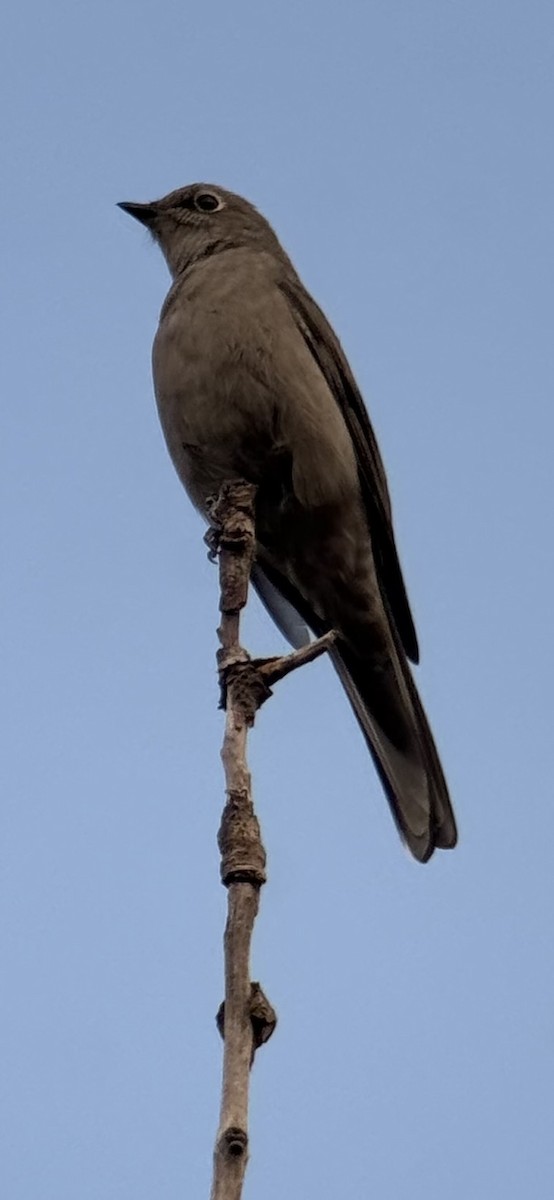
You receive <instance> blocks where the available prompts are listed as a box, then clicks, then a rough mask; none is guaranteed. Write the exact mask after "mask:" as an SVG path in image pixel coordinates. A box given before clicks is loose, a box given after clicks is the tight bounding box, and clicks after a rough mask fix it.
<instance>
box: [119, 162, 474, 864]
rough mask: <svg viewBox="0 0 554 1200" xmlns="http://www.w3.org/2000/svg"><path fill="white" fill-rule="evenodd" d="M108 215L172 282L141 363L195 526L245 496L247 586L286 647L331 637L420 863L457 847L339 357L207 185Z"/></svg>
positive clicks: (265, 239) (376, 456) (373, 471)
mask: <svg viewBox="0 0 554 1200" xmlns="http://www.w3.org/2000/svg"><path fill="white" fill-rule="evenodd" d="M119 207H120V208H121V209H122V210H123V211H124V212H125V213H127V214H128V215H129V216H131V217H133V218H135V219H136V220H137V221H139V222H140V223H141V224H142V225H143V226H145V227H146V229H147V230H148V231H149V232H150V234H151V235H152V237H153V239H154V241H155V242H156V243H157V244H158V246H159V247H160V249H161V251H162V253H163V255H164V258H165V260H166V263H167V266H168V268H169V272H170V275H171V279H172V283H171V287H170V290H169V292H168V295H167V297H166V299H165V301H164V303H163V306H162V309H161V314H160V321H159V325H158V329H157V332H156V335H155V339H154V345H153V351H152V372H153V380H154V392H155V397H156V402H157V406H158V412H159V416H160V421H161V425H162V430H163V433H164V436H165V440H166V443H167V447H168V450H169V454H170V456H171V458H172V460H173V463H174V466H175V468H176V470H177V473H178V475H179V478H180V479H181V481H182V483H183V484H184V487H185V489H186V491H187V493H188V495H189V497H190V499H191V500H192V503H193V504H194V506H195V507H196V508H197V509H198V510H199V511H200V513H202V514H203V515H204V517H207V516H208V508H209V503H210V500H211V498H213V496H214V495H216V494H217V493H218V491H219V490H220V488H221V486H222V484H223V483H225V482H230V481H232V480H235V479H243V480H246V481H247V482H250V483H252V484H254V485H255V486H256V488H257V493H256V509H255V519H256V559H255V564H254V567H253V572H252V582H253V584H254V587H255V589H256V591H257V592H258V594H259V596H260V599H261V600H262V602H263V604H264V605H265V607H266V608H267V609H268V611H269V613H270V614H271V616H272V617H273V619H274V621H275V623H276V625H277V627H278V628H279V630H280V631H281V632H282V634H283V635H284V636H285V637H286V638H287V639H288V640H289V642H290V643H291V645H292V646H294V647H299V646H301V645H303V644H304V643H305V642H306V641H309V640H310V637H311V636H312V635H313V636H316V637H319V636H322V635H323V634H324V633H326V632H327V631H330V630H331V629H333V630H335V632H336V640H335V642H334V644H333V645H332V647H331V650H330V656H331V659H332V661H333V665H334V667H335V668H336V671H337V673H338V676H339V679H340V681H341V683H342V685H343V687H344V690H345V692H346V695H347V697H348V699H349V701H350V704H351V706H352V709H353V711H354V714H355V716H356V718H357V720H358V723H359V725H360V727H361V730H362V733H363V735H364V738H365V740H366V743H367V746H368V748H369V751H370V753H371V756H372V758H373V761H374V764H375V767H376V769H377V773H378V776H379V777H380V780H381V783H382V786H383V789H384V792H385V794H386V796H387V799H388V801H389V805H390V808H391V811H392V815H393V817H394V820H395V822H396V826H397V828H398V831H399V833H400V836H401V838H402V840H403V841H404V843H405V844H406V846H407V847H408V849H409V851H410V852H411V854H412V855H413V856H414V858H415V859H417V860H418V861H419V862H422V863H424V862H427V861H428V860H429V859H430V858H431V855H432V854H433V852H434V850H435V849H450V848H452V847H454V846H455V844H456V841H457V831H456V822H455V817H454V813H453V809H452V805H451V802H450V798H449V793H448V788H447V784H446V781H445V777H444V773H443V770H442V766H441V762H440V759H439V755H438V752H437V749H436V746H435V742H434V739H433V735H432V733H431V729H430V726H429V723H428V720H427V717H426V715H425V712H424V709H423V706H422V703H421V700H420V698H419V695H418V692H417V688H416V685H415V682H414V679H413V675H412V671H411V668H410V665H409V664H410V662H411V663H413V664H416V663H417V662H418V661H419V649H418V641H417V635H416V631H415V626H414V621H413V617H412V613H411V609H410V604H409V601H408V596H407V592H406V587H405V584H404V579H403V574H402V570H401V566H400V561H399V557H398V552H397V548H396V542H395V536H394V530H393V523H392V509H391V501H390V495H389V489H388V485H387V480H386V476H385V471H384V467H383V463H382V459H381V455H380V452H379V448H378V445H377V441H376V438H375V434H374V432H373V428H372V425H371V423H370V419H369V416H368V413H367V410H366V408H365V405H364V402H363V399H362V396H361V394H360V391H359V388H358V386H357V383H356V381H355V378H354V375H353V373H352V370H351V368H350V366H349V364H348V361H347V358H346V355H345V353H344V351H343V349H342V346H341V344H340V342H339V339H338V338H337V336H336V334H335V332H334V330H333V329H332V327H331V325H330V324H329V322H328V320H327V318H326V317H325V315H324V313H323V312H322V310H321V309H320V308H319V306H318V305H317V303H316V302H315V300H314V299H312V296H311V295H310V294H309V292H308V291H307V290H306V288H305V287H304V285H303V283H302V282H301V280H300V278H299V276H298V274H297V272H296V270H295V268H294V266H293V264H292V262H291V260H290V258H289V256H288V254H287V253H286V251H285V250H284V248H283V247H282V245H281V243H280V241H279V240H278V238H277V235H276V234H275V232H274V230H273V228H272V227H271V225H270V224H269V222H268V221H267V220H266V219H265V217H264V216H263V215H262V214H261V213H260V212H259V211H258V210H257V209H256V208H255V206H254V205H253V204H251V203H250V202H249V201H248V200H246V199H244V198H243V197H242V196H239V195H237V194H235V193H234V192H231V191H228V190H227V189H225V188H223V187H220V186H218V185H215V184H206V183H196V184H190V185H187V186H185V187H182V188H178V189H177V190H176V191H172V192H170V193H169V194H168V195H166V196H164V197H163V198H162V199H160V200H155V201H152V202H148V203H135V202H131V201H122V202H121V203H120V204H119Z"/></svg>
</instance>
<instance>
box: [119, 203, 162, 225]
mask: <svg viewBox="0 0 554 1200" xmlns="http://www.w3.org/2000/svg"><path fill="white" fill-rule="evenodd" d="M117 207H118V208H122V209H123V212H126V213H129V216H130V217H134V218H135V221H140V223H141V225H151V224H152V221H153V220H154V218H155V216H156V213H157V209H156V205H155V204H134V203H133V202H132V201H131V200H121V201H120V202H119V204H118V206H117Z"/></svg>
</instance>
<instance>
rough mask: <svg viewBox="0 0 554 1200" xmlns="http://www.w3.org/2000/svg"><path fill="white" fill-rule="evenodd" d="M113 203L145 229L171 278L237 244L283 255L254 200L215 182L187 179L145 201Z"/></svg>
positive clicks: (237, 245)
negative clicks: (182, 184)
mask: <svg viewBox="0 0 554 1200" xmlns="http://www.w3.org/2000/svg"><path fill="white" fill-rule="evenodd" d="M119 208H122V209H123V211H124V212H126V213H129V216H131V217H134V218H135V220H137V221H140V223H141V224H142V225H145V226H146V228H147V229H148V230H149V231H150V233H151V234H152V237H153V238H154V240H155V241H156V242H158V244H159V246H160V249H161V250H162V252H163V254H164V256H165V259H166V262H167V265H168V267H169V270H170V272H171V274H172V276H173V277H174V278H175V276H176V275H179V274H180V273H181V272H182V271H184V270H186V268H187V267H189V266H191V265H192V263H194V262H197V261H198V260H200V259H202V258H206V257H208V256H209V255H211V254H217V253H219V252H220V251H221V250H227V249H234V248H236V247H239V246H247V247H252V248H259V249H262V250H267V251H269V252H270V253H272V254H277V255H279V256H280V257H285V255H284V251H283V250H282V248H281V246H280V244H279V242H278V240H277V238H276V236H275V234H274V232H273V230H272V228H271V226H270V225H269V223H268V222H267V221H266V219H265V217H262V215H261V213H259V212H258V211H257V209H256V208H254V205H253V204H250V203H249V201H248V200H244V199H243V198H242V196H237V195H236V194H235V193H234V192H228V191H226V190H225V188H222V187H218V186H217V185H216V184H211V183H193V184H190V185H189V186H188V187H183V188H178V189H177V191H175V192H170V193H169V195H168V196H164V197H163V198H162V199H161V200H153V201H151V202H150V203H149V204H136V203H134V202H132V201H128V200H124V201H121V203H120V204H119Z"/></svg>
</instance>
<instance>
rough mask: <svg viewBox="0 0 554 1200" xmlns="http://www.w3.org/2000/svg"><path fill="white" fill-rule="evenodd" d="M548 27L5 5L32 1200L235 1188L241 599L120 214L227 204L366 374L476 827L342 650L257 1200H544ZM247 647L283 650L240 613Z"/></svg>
mask: <svg viewBox="0 0 554 1200" xmlns="http://www.w3.org/2000/svg"><path fill="white" fill-rule="evenodd" d="M553 35H554V12H553V9H552V5H551V3H550V2H549V0H543V2H540V0H536V2H532V0H531V2H530V3H526V4H524V3H515V2H513V0H496V2H495V0H465V2H463V3H462V0H456V2H453V0H421V2H416V0H392V2H391V0H364V2H362V0H359V2H356V3H345V4H343V5H336V4H330V3H328V2H327V0H320V2H318V3H316V2H315V0H307V2H306V3H300V2H298V3H296V2H294V3H293V2H292V0H281V2H280V3H279V4H276V3H274V4H271V5H268V4H264V3H259V2H258V3H255V2H254V0H236V2H235V3H233V4H224V3H222V0H213V3H211V4H207V5H203V6H202V5H200V4H198V3H197V4H194V5H193V4H190V3H186V2H184V0H180V2H179V3H176V2H175V3H174V2H168V0H159V2H158V3H156V4H155V3H143V2H141V0H136V2H134V3H130V0H122V2H121V3H115V4H114V3H108V2H107V0H98V2H97V3H95V4H94V5H92V4H90V5H84V4H80V3H75V2H73V3H70V2H69V0H65V2H63V3H62V2H56V0H54V2H53V3H52V4H48V5H45V4H38V3H37V2H34V3H26V2H25V0H23V2H22V3H20V4H19V5H18V7H17V9H15V8H14V10H13V11H12V12H11V14H10V15H9V16H8V17H5V18H4V30H3V35H2V50H1V54H2V57H3V60H4V61H3V65H2V72H1V78H2V85H1V86H2V91H3V96H2V101H1V105H0V109H1V113H2V122H3V123H4V131H3V138H2V144H3V153H2V159H3V171H2V175H3V183H2V190H1V198H0V204H1V211H2V218H1V223H0V238H1V241H2V252H1V258H2V276H3V281H2V291H3V296H4V308H3V316H2V333H3V343H4V348H3V354H2V375H3V379H2V389H1V394H2V406H3V418H2V427H3V434H2V450H1V453H2V459H3V464H2V489H3V493H4V498H3V502H2V510H3V516H2V521H3V539H2V540H3V550H2V559H3V565H4V570H5V580H4V585H3V587H4V603H3V618H2V639H3V643H4V648H3V659H4V666H3V670H2V676H3V684H4V689H3V701H2V703H3V715H2V730H3V734H4V739H5V750H4V761H3V767H2V774H3V780H4V786H3V789H2V791H3V805H2V808H3V815H2V822H1V836H0V867H1V871H0V878H1V894H0V914H1V928H2V933H1V947H0V961H1V965H2V975H3V984H2V995H1V1001H0V1006H1V1011H0V1041H1V1043H2V1049H1V1062H2V1068H1V1085H0V1086H1V1089H2V1090H1V1103H2V1119H1V1125H2V1141H3V1149H2V1156H1V1157H2V1165H1V1166H0V1190H1V1194H2V1196H3V1197H5V1198H6V1200H75V1198H76V1197H79V1200H151V1198H152V1197H156V1200H178V1198H179V1200H180V1198H182V1197H202V1196H206V1197H207V1196H208V1193H209V1180H210V1176H211V1153H212V1145H213V1138H214V1134H215V1129H216V1125H217V1119H218V1107H219V1087H220V1064H221V1046H220V1042H219V1038H218V1035H217V1033H216V1031H215V1025H214V1014H215V1012H216V1010H217V1007H218V1005H219V1002H220V1000H221V996H222V951H221V935H222V929H223V923H224V914H225V901H226V897H225V893H224V890H223V889H222V888H221V886H220V884H219V880H218V856H217V849H216V841H215V836H216V830H217V827H218V823H219V817H220V811H221V806H222V794H223V784H222V774H221V769H220V764H219V757H218V756H219V747H220V742H221V734H222V717H221V714H219V713H218V712H217V709H216V703H217V688H216V682H215V674H214V652H215V648H216V639H215V626H216V621H217V613H216V607H217V582H216V572H215V570H214V568H213V567H211V566H210V565H209V564H208V562H207V560H206V551H205V547H204V546H203V543H202V537H203V532H204V531H203V527H202V524H201V522H200V520H199V519H198V517H197V516H196V515H195V514H194V512H193V511H192V510H191V508H190V507H189V505H188V502H187V500H186V497H185V495H184V493H183V492H182V490H181V488H180V485H179V483H178V481H177V478H176V476H175V475H174V472H173V469H172V467H171V464H170V462H169V459H168V457H167V454H166V451H165V447H164V444H163V441H162V436H161V432H160V430H159V427H158V422H157V416H156V412H155V406H154V401H153V397H152V386H151V378H150V346H151V341H152V337H153V334H154V331H155V327H156V322H157V317H158V312H159V309H160V306H161V303H162V300H163V297H164V295H165V292H166V289H167V285H168V276H167V272H166V268H165V266H164V263H163V260H162V258H161V255H160V254H159V252H158V251H157V250H156V248H155V247H154V246H153V245H152V244H151V242H150V241H149V239H148V236H147V235H146V233H145V232H144V231H143V230H142V229H140V228H139V226H137V225H135V224H133V222H131V221H130V220H129V218H128V217H126V216H124V214H123V213H122V212H120V211H119V210H118V209H117V208H116V207H115V203H116V201H117V200H123V199H131V200H147V199H152V198H154V197H158V196H160V195H163V194H164V193H165V192H167V191H169V190H170V189H172V188H174V187H177V186H180V185H183V184H185V183H190V182H192V181H194V180H198V179H204V180H208V181H211V182H218V183H221V184H223V185H225V186H227V187H230V188H232V189H235V190H237V191H239V192H242V193H244V194H245V195H246V196H248V197H249V198H250V199H251V200H253V201H254V202H255V203H256V204H257V205H259V207H260V208H261V210H262V211H263V212H264V213H265V214H266V215H267V216H268V217H269V218H270V220H271V221H272V223H273V224H274V225H275V227H276V229H277V231H278V232H279V234H280V236H281V238H282V240H283V242H284V244H285V246H286V247H287V249H288V250H289V252H290V254H291V255H292V257H293V259H294V261H295V263H296V265H297V267H298V269H299V271H300V272H301V274H302V276H303V278H304V281H305V283H306V285H307V286H308V287H309V288H310V289H311V290H312V291H313V292H314V294H315V295H316V297H317V298H318V300H319V302H320V303H321V304H322V306H323V307H324V308H325V310H326V311H327V313H328V315H329V316H330V318H331V320H332V321H333V323H334V324H335V326H336V328H337V331H338V333H339V335H340V337H341V339H342V341H343V344H344V346H345V348H346V350H347V353H348V355H349V358H350V361H351V363H352V366H353V368H354V370H355V373H356V375H357V377H358V379H359V382H360V384H361V386H362V390H363V392H364V395H365V397H366V400H367V404H368V407H369V410H370V412H371V415H372V419H373V421H374V424H375V427H376V431H377V434H378V437H379V440H380V443H381V448H382V451H383V455H384V458H385V462H386V466H387V470H388V474H389V480H390V484H391V491H392V495H393V502H394V509H395V517H396V526H397V534H398V540H399V543H400V549H401V556H402V561H403V565H404V568H405V572H406V576H407V580H408V587H409V591H410V596H411V599H412V603H413V607H414V610H415V614H416V619H417V624H418V629H419V634H420V642H421V646H422V665H421V667H420V668H419V670H418V672H417V679H418V683H419V686H420V687H421V691H422V694H423V696H424V699H425V703H426V705H427V708H428V710H429V713H430V716H431V721H432V724H433V727H434V730H435V733H436V737H437V741H438V743H439V746H440V749H441V754H442V757H443V760H444V763H445V767H446V771H447V775H448V778H449V781H450V785H451V790H452V794H453V798H454V801H455V804H456V809H457V813H458V819H459V825H460V846H459V849H457V850H456V852H455V853H451V854H438V855H436V856H435V858H434V860H433V861H432V863H430V864H429V865H428V866H427V867H421V866H418V865H417V864H416V863H413V862H412V861H411V860H410V859H409V858H408V856H407V854H406V853H405V851H404V850H403V849H402V847H401V845H400V843H399V840H398V837H397V835H396V831H395V829H394V826H393V823H392V821H391V818H390V815H389V812H388V809H387V805H386V802H385V800H384V798H383V795H382V793H381V789H380V787H379V785H378V782H377V779H376V776H375V772H374V770H373V768H372V766H371V763H370V761H369V758H368V755H367V752H366V750H365V746H364V743H363V740H362V738H361V736H360V734H359V731H358V729H357V727H356V724H355V722H354V720H353V718H352V716H351V713H350V711H349V708H348V705H347V703H346V701H345V699H344V697H343V695H342V692H341V689H340V687H339V685H338V682H337V680H336V678H335V677H334V674H333V672H332V670H331V668H330V666H329V664H328V663H326V662H320V663H318V664H316V665H314V666H312V667H310V668H307V669H306V670H305V671H304V672H302V673H301V674H297V675H295V676H293V677H291V678H290V679H288V680H287V681H286V682H284V683H282V684H281V685H279V688H278V691H277V693H276V695H275V698H274V699H273V700H272V701H271V703H270V704H268V705H267V706H266V707H265V708H264V710H263V712H262V713H261V716H260V719H259V722H258V725H257V728H256V730H255V732H254V735H253V737H252V740H251V747H252V751H251V761H252V768H253V772H254V782H255V795H256V802H257V807H258V811H259V814H260V818H261V821H262V826H263V833H264V839H265V842H266V846H267V851H268V856H269V883H268V885H267V887H266V888H265V890H264V893H263V897H262V909H261V916H260V919H259V924H258V928H257V932H256V939H255V947H254V955H253V976H254V978H259V979H260V980H261V981H262V983H263V985H264V987H265V989H266V990H267V992H268V994H269V996H270V998H271V1000H272V1001H273V1003H274V1004H275V1006H276V1008H277V1010H278V1013H279V1027H278V1031H277V1033H276V1035H275V1037H274V1039H273V1040H272V1042H271V1044H270V1045H269V1046H268V1047H267V1048H266V1049H264V1050H263V1052H262V1053H261V1054H260V1055H259V1058H258V1060H257V1062H256V1065H255V1069H254V1074H253V1089H252V1113H251V1138H252V1157H251V1162H250V1166H249V1171H248V1181H247V1188H246V1197H247V1198H248V1200H255V1198H256V1197H262V1196H263V1198H264V1200H277V1198H279V1200H281V1198H282V1197H291V1198H293V1197H298V1198H299V1200H300V1198H306V1200H308V1198H309V1197H318V1200H337V1198H341V1197H346V1196H349V1197H350V1196H352V1197H365V1196H367V1197H374V1196H375V1197H377V1196H378V1197H379V1198H380V1200H420V1198H423V1197H425V1200H439V1197H440V1200H443V1198H444V1197H448V1198H449V1200H497V1198H498V1200H500V1198H502V1200H521V1197H524V1196H525V1197H527V1196H532V1197H533V1198H536V1200H543V1197H544V1198H546V1197H549V1196H550V1195H552V1194H553V1189H554V1151H553V1148H552V1143H553V1134H552V1120H553V1108H554V1105H553V1092H554V1088H553V1082H552V1080H553V1042H554V968H553V956H552V937H551V928H552V912H553V901H552V878H553V850H552V847H553V843H554V816H553V803H552V801H553V796H552V791H553V787H552V757H553V740H554V735H553V720H552V718H553V713H552V684H551V680H552V669H553V665H554V664H553V661H552V660H553V651H552V599H551V593H552V582H553V563H552V513H553V497H552V487H551V458H552V441H553V436H554V426H553V418H552V402H553V391H552V387H553V385H552V381H553V371H552V367H553V357H554V353H553V337H552V334H553V303H552V301H553V274H552V226H553V220H552V214H553V212H554V195H553V192H554V189H553V177H554V167H553V153H552V117H553V111H554V95H553V91H554V88H553V84H552V61H553V50H554V46H553V42H554V36H553ZM246 636H247V643H248V645H249V646H250V648H251V649H253V650H255V651H256V652H260V653H275V652H278V651H280V650H281V649H282V648H283V643H282V640H281V638H280V636H279V635H278V634H277V632H276V631H275V629H274V628H273V627H272V625H271V623H270V622H269V620H268V618H266V616H265V614H264V613H263V611H262V610H261V609H260V608H259V606H258V605H257V603H256V602H255V601H253V602H252V606H251V609H250V611H249V613H248V618H247V623H246Z"/></svg>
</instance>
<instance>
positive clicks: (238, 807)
mask: <svg viewBox="0 0 554 1200" xmlns="http://www.w3.org/2000/svg"><path fill="white" fill-rule="evenodd" d="M217 844H218V846H219V850H220V854H221V881H222V883H223V884H224V885H225V887H229V886H230V884H231V883H251V884H252V886H253V887H255V888H258V889H259V888H260V887H261V886H262V884H264V883H265V881H266V878H267V876H266V871H265V865H266V855H265V850H264V847H263V844H262V839H261V834H260V825H259V821H258V818H257V816H256V814H255V812H254V806H253V804H252V800H251V799H250V795H249V792H248V789H247V788H236V789H233V791H229V793H228V797H227V803H226V805H225V808H224V809H223V815H222V818H221V825H220V827H219V833H218V835H217Z"/></svg>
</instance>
